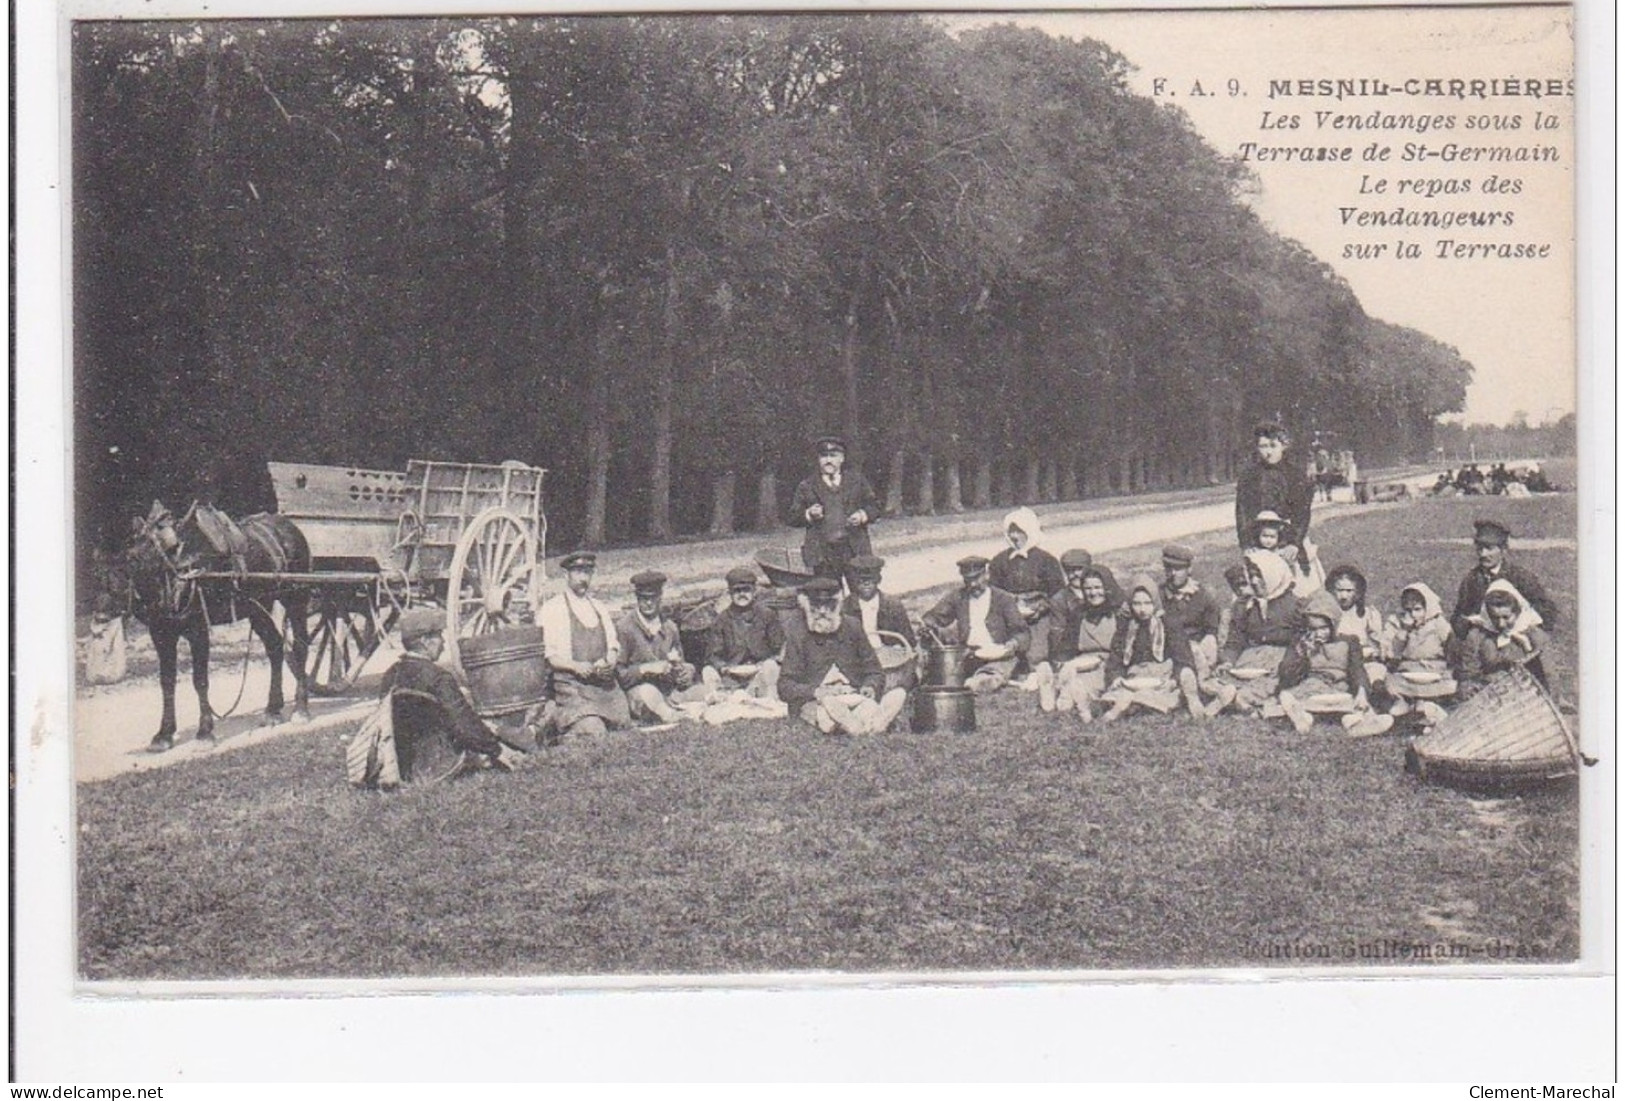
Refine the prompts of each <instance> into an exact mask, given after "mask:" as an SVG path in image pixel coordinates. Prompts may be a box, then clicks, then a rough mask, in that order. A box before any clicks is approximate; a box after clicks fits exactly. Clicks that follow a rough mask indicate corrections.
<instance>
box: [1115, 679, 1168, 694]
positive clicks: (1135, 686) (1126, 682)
mask: <svg viewBox="0 0 1625 1101" xmlns="http://www.w3.org/2000/svg"><path fill="white" fill-rule="evenodd" d="M1162 683H1163V680H1162V678H1161V677H1124V678H1123V687H1124V688H1127V689H1128V690H1129V691H1131V692H1149V691H1150V690H1151V689H1153V688H1160V687H1162Z"/></svg>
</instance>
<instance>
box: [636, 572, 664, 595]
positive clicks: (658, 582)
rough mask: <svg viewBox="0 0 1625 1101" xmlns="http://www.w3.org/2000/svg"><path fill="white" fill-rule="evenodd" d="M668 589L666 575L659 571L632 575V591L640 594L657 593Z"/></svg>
mask: <svg viewBox="0 0 1625 1101" xmlns="http://www.w3.org/2000/svg"><path fill="white" fill-rule="evenodd" d="M665 587H666V575H665V574H663V573H661V572H660V571H659V570H644V571H643V572H641V573H635V574H633V575H632V590H633V591H634V592H640V593H657V592H659V591H660V590H661V589H664V588H665Z"/></svg>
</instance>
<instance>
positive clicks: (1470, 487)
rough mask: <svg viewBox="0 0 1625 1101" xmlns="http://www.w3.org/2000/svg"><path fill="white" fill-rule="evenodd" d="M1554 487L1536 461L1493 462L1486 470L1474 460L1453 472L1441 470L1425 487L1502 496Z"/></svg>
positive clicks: (1438, 493) (1441, 492) (1436, 492)
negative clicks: (1530, 463) (1509, 464)
mask: <svg viewBox="0 0 1625 1101" xmlns="http://www.w3.org/2000/svg"><path fill="white" fill-rule="evenodd" d="M1556 491H1557V487H1556V486H1554V485H1553V484H1552V483H1551V480H1550V479H1549V478H1547V477H1546V472H1545V471H1543V470H1542V469H1541V468H1540V464H1539V463H1536V464H1534V465H1533V466H1530V467H1527V468H1526V467H1517V468H1514V469H1508V468H1507V464H1506V463H1496V464H1495V465H1494V466H1492V467H1491V468H1490V472H1489V473H1488V474H1486V473H1484V471H1483V470H1481V469H1479V466H1478V464H1477V463H1468V464H1467V465H1466V466H1464V467H1462V468H1461V469H1460V470H1458V471H1455V472H1454V473H1452V472H1451V471H1448V470H1446V471H1444V472H1443V473H1442V474H1440V475H1439V477H1438V478H1437V479H1436V480H1435V481H1434V483H1433V485H1432V486H1430V487H1429V488H1428V492H1429V493H1430V494H1431V495H1432V496H1435V497H1450V496H1456V495H1458V494H1460V495H1465V496H1478V495H1482V494H1489V495H1498V496H1504V497H1527V496H1529V494H1531V493H1555V492H1556Z"/></svg>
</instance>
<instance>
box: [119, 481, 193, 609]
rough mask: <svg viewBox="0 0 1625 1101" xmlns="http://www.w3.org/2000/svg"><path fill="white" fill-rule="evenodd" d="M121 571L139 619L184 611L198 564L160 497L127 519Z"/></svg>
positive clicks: (191, 593) (188, 601) (132, 606)
mask: <svg viewBox="0 0 1625 1101" xmlns="http://www.w3.org/2000/svg"><path fill="white" fill-rule="evenodd" d="M182 523H184V520H183V521H182ZM123 573H124V576H125V579H126V580H125V586H126V592H127V594H128V596H127V602H128V603H129V605H130V607H131V608H132V610H134V611H135V613H136V615H138V616H140V617H141V618H142V619H146V618H148V617H150V616H158V617H161V618H166V619H178V618H183V617H184V616H185V615H186V613H187V611H188V609H189V607H190V605H191V602H192V599H193V593H194V591H195V584H194V583H195V580H196V575H197V565H196V563H195V561H194V559H193V555H192V554H190V553H189V552H188V550H187V548H186V544H185V542H184V541H183V540H182V538H181V534H180V524H178V523H177V522H176V520H175V516H174V514H173V513H171V512H170V511H169V509H167V508H165V507H164V504H163V502H162V501H154V502H153V503H152V508H150V509H148V510H147V515H146V516H144V517H141V516H137V517H135V518H134V519H133V520H132V521H131V522H130V542H129V545H128V546H127V547H126V548H125V552H124V570H123Z"/></svg>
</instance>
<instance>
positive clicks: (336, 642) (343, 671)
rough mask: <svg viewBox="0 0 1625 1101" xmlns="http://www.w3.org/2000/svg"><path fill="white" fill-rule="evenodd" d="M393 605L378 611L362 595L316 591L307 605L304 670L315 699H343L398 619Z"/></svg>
mask: <svg viewBox="0 0 1625 1101" xmlns="http://www.w3.org/2000/svg"><path fill="white" fill-rule="evenodd" d="M399 614H400V609H399V608H398V607H396V606H394V605H386V606H385V607H383V608H379V607H378V606H377V605H375V604H374V603H373V601H372V599H371V594H370V593H369V592H367V591H365V590H362V591H331V590H329V591H323V590H320V589H318V590H317V591H316V593H314V594H313V596H312V599H311V603H310V613H309V625H310V654H309V657H308V659H307V661H306V665H305V670H306V674H307V676H308V677H309V684H310V691H311V694H312V695H316V696H337V695H342V694H343V693H344V692H346V691H348V690H349V689H350V688H352V687H353V686H354V685H355V681H356V677H358V676H359V675H360V673H361V668H362V666H364V665H366V664H367V659H368V658H370V657H372V655H373V652H374V651H376V650H377V649H378V644H379V643H380V642H381V641H382V640H383V637H384V635H385V634H386V633H388V631H389V630H390V628H392V627H393V626H394V625H395V620H396V619H397V618H399Z"/></svg>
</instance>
